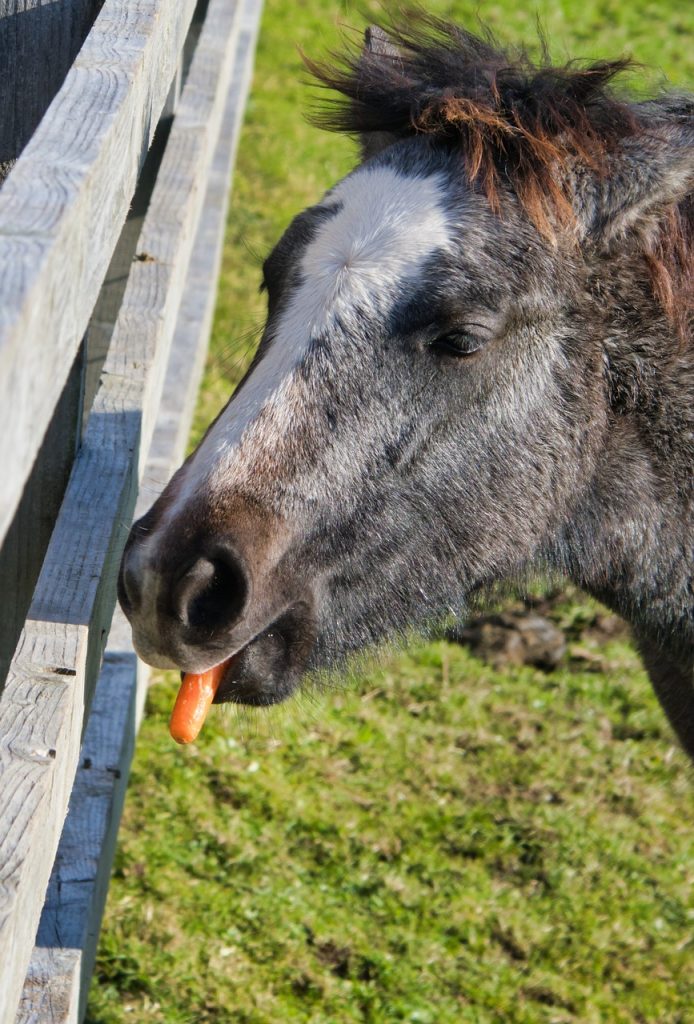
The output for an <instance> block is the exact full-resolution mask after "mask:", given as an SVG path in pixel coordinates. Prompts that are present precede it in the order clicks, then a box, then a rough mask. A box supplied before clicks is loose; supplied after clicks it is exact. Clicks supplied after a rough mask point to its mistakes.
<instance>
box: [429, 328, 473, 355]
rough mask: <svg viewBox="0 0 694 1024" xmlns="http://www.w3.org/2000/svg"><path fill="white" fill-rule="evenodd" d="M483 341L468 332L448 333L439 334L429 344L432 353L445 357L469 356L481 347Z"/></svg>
mask: <svg viewBox="0 0 694 1024" xmlns="http://www.w3.org/2000/svg"><path fill="white" fill-rule="evenodd" d="M483 345H484V340H483V339H482V338H480V337H479V336H478V335H475V334H471V333H470V332H469V331H450V332H449V333H448V334H440V335H439V336H438V338H434V340H433V341H432V342H431V344H430V348H432V349H433V350H434V352H437V353H440V354H441V355H447V356H458V357H461V356H471V355H474V354H475V352H479V350H480V349H481V348H482V347H483Z"/></svg>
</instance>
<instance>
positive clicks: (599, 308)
mask: <svg viewBox="0 0 694 1024" xmlns="http://www.w3.org/2000/svg"><path fill="white" fill-rule="evenodd" d="M307 64H308V66H309V69H310V71H311V72H312V73H313V74H314V75H315V76H316V79H317V81H318V82H319V84H321V85H322V86H325V87H328V88H329V89H331V90H334V91H335V92H336V93H337V98H335V99H333V100H332V101H330V102H328V103H326V104H324V105H323V106H322V108H321V111H320V113H319V114H318V115H317V116H316V120H317V122H318V124H319V125H320V126H321V127H324V128H327V129H330V130H335V131H341V132H347V133H349V134H350V135H354V136H356V137H357V138H358V139H359V140H360V145H361V153H360V159H359V161H358V164H357V166H356V167H355V169H354V170H353V171H352V172H351V173H350V174H348V175H347V176H346V177H345V178H343V179H342V180H341V181H339V182H338V183H337V184H336V185H335V186H334V187H333V188H331V189H330V190H329V191H328V192H327V193H326V194H325V195H324V196H323V197H322V198H321V199H319V200H318V201H317V202H316V204H315V205H313V206H311V207H309V208H308V209H306V210H304V211H303V212H301V213H299V214H298V215H297V216H296V217H295V219H294V220H293V221H292V223H291V224H290V225H289V227H288V228H287V230H286V231H285V233H284V235H283V236H282V238H281V239H280V240H279V242H278V243H277V245H276V246H275V248H274V249H273V251H272V252H271V253H270V255H269V256H268V258H267V259H266V260H265V262H264V264H263V281H262V288H263V289H264V290H266V292H267V303H268V315H267V322H266V324H265V327H264V330H263V333H262V337H261V339H260V342H259V345H258V348H257V351H256V353H255V356H254V358H253V360H252V362H251V365H250V367H249V369H248V371H247V373H246V375H245V377H244V378H243V380H242V381H241V383H240V385H239V386H238V388H237V389H236V391H235V393H234V394H233V396H232V397H231V399H230V401H229V402H228V404H227V405H226V407H225V408H224V409H223V410H222V412H221V413H220V414H219V416H218V417H217V419H216V420H215V421H214V422H213V423H212V425H211V426H210V427H209V429H208V431H207V433H206V434H205V436H204V438H203V440H202V442H201V443H200V444H199V446H198V447H197V449H196V450H195V451H194V452H193V453H192V454H191V455H190V456H189V458H188V459H187V460H186V461H185V462H184V464H183V465H182V467H181V468H180V469H179V470H178V471H177V472H176V474H175V475H174V476H173V478H172V479H171V481H170V482H169V484H168V486H167V487H166V488H165V489H164V491H163V493H162V494H161V496H160V497H159V498H158V500H157V501H156V502H155V503H154V505H153V507H152V508H151V510H150V511H149V512H148V513H147V514H146V515H145V516H144V517H143V518H141V519H140V520H139V521H138V522H136V523H135V524H134V526H133V527H132V530H131V533H130V535H129V538H128V541H127V544H126V547H125V550H124V554H123V560H122V564H121V568H120V573H119V583H118V591H119V600H120V603H121V605H122V607H123V610H124V612H125V614H126V615H127V617H128V619H129V620H130V623H131V626H132V631H133V641H134V644H135V647H136V650H137V651H138V653H139V654H140V656H141V657H142V658H143V659H144V660H145V661H146V662H149V664H151V665H153V666H158V667H162V668H172V667H175V668H178V669H180V670H182V671H183V672H188V673H202V672H204V671H206V670H208V669H211V668H212V667H215V666H220V665H221V666H223V670H222V671H221V684H220V686H219V689H218V691H217V694H216V697H215V700H216V701H217V702H225V701H232V702H237V703H242V704H249V705H269V704H273V703H276V702H279V701H282V700H284V699H285V698H286V697H288V696H289V695H290V694H291V693H292V692H294V691H295V690H296V689H297V687H298V686H299V685H300V684H301V683H302V680H305V679H311V678H317V677H320V676H321V674H323V673H328V674H329V673H331V672H336V671H337V672H339V671H341V670H342V668H343V667H344V666H345V665H346V664H347V663H348V661H349V659H350V658H352V657H353V656H355V655H356V654H357V652H360V651H363V650H365V649H370V648H372V647H374V646H375V645H379V644H381V643H382V642H384V641H387V640H389V639H393V638H402V637H406V636H407V635H409V634H410V633H411V632H412V631H427V630H430V629H432V628H435V627H436V625H437V624H438V625H439V626H440V624H441V623H442V622H444V621H451V619H453V618H455V617H464V616H465V614H466V609H468V608H469V607H470V606H471V602H473V601H474V602H477V601H478V600H479V599H480V596H484V595H485V594H488V593H489V592H490V591H491V590H493V589H494V588H495V587H496V586H497V585H498V584H499V583H501V582H503V581H505V580H519V579H527V578H528V577H527V574H528V573H534V574H536V573H538V572H540V573H548V574H552V575H555V574H560V575H561V576H563V577H565V578H569V579H570V580H572V581H574V582H575V584H577V585H578V586H579V587H580V588H582V589H583V590H584V591H587V592H588V593H589V594H591V595H594V596H595V597H597V598H598V599H599V600H600V601H601V602H603V603H604V604H606V605H607V606H608V607H609V608H611V609H612V610H614V611H615V612H617V613H619V614H620V615H621V616H623V617H624V618H625V619H626V620H627V621H628V623H630V625H631V628H632V631H633V635H634V637H635V641H636V644H637V646H638V648H639V651H640V653H641V655H642V658H643V661H644V663H645V666H646V669H647V671H648V673H649V676H650V679H651V681H652V684H653V686H654V688H655V692H656V694H657V696H658V698H659V700H660V703H661V705H662V707H663V709H664V711H665V713H666V715H667V717H668V718H669V721H670V723H671V725H672V727H673V729H674V731H675V733H676V735H677V736H678V737H679V741H680V743H681V744H682V746H683V748H684V749H685V750H686V751H687V752H688V753H689V755H690V756H692V757H694V586H693V577H692V564H693V561H694V560H693V558H692V555H693V553H694V551H693V548H694V523H693V511H694V486H693V482H692V471H691V470H692V465H691V464H692V452H693V450H694V445H693V430H692V427H693V422H694V413H693V409H694V348H693V346H692V340H691V338H692V336H691V320H692V317H691V312H692V269H693V265H694V255H693V254H694V199H693V196H692V185H693V183H694V97H692V96H688V95H680V94H676V93H674V92H671V91H670V92H668V91H663V92H661V93H660V94H658V95H654V96H652V97H651V98H649V99H644V98H638V99H637V98H634V97H631V96H630V94H629V93H628V92H626V93H625V92H624V91H623V90H619V89H618V88H617V83H619V82H620V81H621V77H620V76H622V74H623V72H625V71H626V70H628V69H629V68H630V62H629V61H628V60H625V59H617V60H613V61H598V62H593V63H590V64H587V65H580V66H579V65H577V64H576V63H570V64H567V65H565V66H555V65H552V63H551V62H550V61H549V58H548V57H547V55H546V53H545V54H544V55H543V56H542V57H541V58H540V59H539V60H536V61H533V60H532V59H531V58H530V57H529V56H528V54H527V53H526V52H525V51H523V50H520V49H519V50H508V49H504V48H503V47H501V46H500V45H499V44H498V43H497V42H496V41H495V40H494V39H493V38H492V37H491V35H474V34H472V33H470V32H468V31H466V30H464V29H463V28H460V27H458V26H456V25H453V24H450V23H448V22H445V21H442V20H439V19H436V18H433V17H429V16H427V15H424V14H422V13H418V14H410V15H406V16H402V17H399V18H396V19H395V20H391V21H388V22H387V23H386V24H385V25H379V26H373V27H371V28H369V29H367V31H366V33H365V39H364V45H363V48H360V50H359V51H358V52H356V51H353V50H350V49H349V48H348V49H347V51H346V52H345V53H344V54H342V55H341V56H339V57H335V58H334V59H331V60H330V61H328V62H326V63H315V62H311V61H308V60H307Z"/></svg>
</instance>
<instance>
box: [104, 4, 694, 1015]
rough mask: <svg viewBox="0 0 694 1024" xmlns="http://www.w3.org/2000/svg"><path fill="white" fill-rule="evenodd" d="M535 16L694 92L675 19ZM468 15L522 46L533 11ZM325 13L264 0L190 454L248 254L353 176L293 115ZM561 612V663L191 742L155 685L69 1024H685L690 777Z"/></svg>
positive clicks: (572, 47) (252, 319)
mask: <svg viewBox="0 0 694 1024" xmlns="http://www.w3.org/2000/svg"><path fill="white" fill-rule="evenodd" d="M427 6H429V7H430V8H431V9H434V10H437V11H440V12H450V11H452V12H453V13H454V14H455V15H456V16H457V17H459V18H461V20H463V21H465V22H466V23H468V24H470V23H471V21H474V15H475V11H476V9H477V8H476V7H474V6H473V5H472V4H463V3H456V4H453V5H448V6H446V5H443V4H442V3H440V2H436V3H429V4H428V5H427ZM364 7H365V9H367V10H369V9H373V10H377V7H376V5H371V4H369V3H366V4H365V5H364ZM537 10H538V12H539V14H540V16H541V18H542V21H543V23H544V25H545V29H546V31H547V35H548V38H549V40H550V42H551V45H552V50H553V52H554V53H555V54H556V55H558V56H561V55H568V54H572V55H580V56H605V55H611V54H612V55H613V54H615V53H616V52H620V51H622V50H624V49H628V50H630V51H631V52H632V53H633V54H634V55H635V56H636V57H637V58H638V59H639V60H642V61H643V62H645V63H648V64H651V65H655V66H658V67H660V68H662V69H663V70H664V71H665V72H666V73H667V74H668V75H669V76H670V77H671V79H672V80H673V81H675V82H679V83H686V81H687V80H689V81H691V78H692V72H693V71H694V55H693V54H692V52H691V46H690V44H689V40H690V39H691V36H692V30H693V29H694V15H693V14H692V12H691V10H690V9H688V8H687V6H686V5H684V4H674V3H667V2H661V3H657V4H656V3H653V2H632V3H630V4H626V3H617V2H615V0H585V2H583V3H581V4H578V3H575V2H570V3H569V2H564V3H553V4H551V5H550V4H549V3H542V4H540V5H538V7H537ZM481 13H482V14H483V16H484V18H485V20H486V21H488V22H489V23H490V24H491V26H492V27H493V28H494V29H496V30H497V31H498V32H499V33H500V34H501V35H502V37H503V38H506V39H509V40H513V39H524V40H526V41H527V40H529V39H531V38H532V35H533V32H534V12H533V13H532V14H530V13H527V12H524V11H523V10H522V9H521V8H519V7H518V6H517V5H515V4H511V3H510V2H508V3H490V4H486V5H484V6H483V7H482V8H481ZM339 19H343V20H345V21H347V22H350V23H352V24H355V23H356V24H360V23H361V19H360V18H359V17H358V16H357V14H356V13H355V12H354V10H353V9H350V8H349V7H348V5H344V4H343V5H338V4H336V3H328V2H326V0H323V2H317V0H311V2H310V3H309V2H308V0H305V2H299V0H293V2H292V3H289V2H287V0H267V2H266V10H265V16H264V22H263V31H262V35H261V40H260V45H259V50H258V61H257V73H256V83H255V87H254V90H253V95H252V97H251V100H250V103H249V108H248V115H247V122H246V128H245V131H244V136H243V139H242V144H241V150H240V155H239V162H238V167H237V172H236V179H235V185H234V201H233V205H232V210H231V213H230V218H229V227H228V233H227V242H226V249H225V263H224V271H223V274H222V279H221V283H220V295H219V303H218V310H217V316H216V319H215V325H214V331H213V339H212V346H211V352H210V357H209V361H208V369H207V374H206V379H205V384H204V388H203V393H202V395H201V399H200V404H199V409H198V414H197V419H196V424H195V429H194V436H195V437H198V436H199V435H200V432H201V430H202V429H203V426H204V424H205V423H207V422H208V421H209V420H210V418H211V417H212V416H213V415H214V414H215V412H216V411H217V409H218V408H219V406H220V405H221V404H222V403H223V402H225V401H226V399H227V397H228V394H229V391H230V389H231V387H232V386H233V384H234V382H235V381H236V380H237V379H238V376H239V373H240V372H241V368H242V366H243V365H244V364H245V361H246V359H247V357H248V352H249V350H250V349H252V347H253V344H254V342H255V339H256V337H257V329H258V327H259V325H260V324H261V323H262V319H263V316H264V300H263V299H262V297H260V296H258V295H257V294H256V291H257V284H258V280H259V270H258V264H259V261H260V259H261V257H262V256H263V255H264V254H265V253H266V252H267V251H268V250H269V248H270V246H271V245H272V244H273V242H274V241H275V240H276V239H277V237H278V236H279V234H280V233H281V231H282V230H283V228H284V227H285V226H286V224H287V222H288V221H289V219H290V218H291V216H292V215H293V214H294V213H295V212H297V211H298V210H299V209H301V208H303V207H304V206H306V205H307V204H308V203H310V202H313V201H315V200H316V198H317V197H318V196H319V195H320V194H321V192H322V191H323V190H324V189H325V188H326V187H328V186H329V185H330V184H331V183H332V182H333V181H334V180H335V179H337V178H338V177H339V176H340V175H341V174H343V173H345V172H346V171H347V170H349V168H350V167H351V166H352V164H353V162H354V148H353V145H352V144H351V143H350V142H349V141H348V140H344V139H340V138H336V137H334V136H328V135H323V134H321V133H319V132H317V131H316V130H315V129H312V128H310V127H309V126H308V125H307V124H306V123H305V122H304V121H303V120H302V113H303V112H304V111H305V110H306V105H307V103H306V97H307V90H306V88H305V86H304V85H302V84H301V73H300V71H299V61H298V57H297V53H296V50H295V44H296V43H298V44H300V45H301V46H303V47H304V48H305V49H306V50H307V51H308V52H310V53H312V54H322V53H324V52H325V51H326V49H328V48H329V47H330V46H332V45H334V44H335V42H336V40H337V36H338V29H337V24H338V21H339ZM559 614H560V615H561V617H562V618H563V622H564V625H565V626H566V627H567V629H568V631H569V635H570V636H571V637H572V638H573V640H574V641H575V643H576V645H577V646H578V650H577V649H576V647H574V652H575V653H576V655H577V657H576V658H574V659H567V660H566V662H565V663H564V664H563V665H562V666H561V667H560V668H559V669H558V670H556V671H555V672H553V673H543V672H540V671H537V670H532V669H529V668H519V669H518V668H517V669H511V670H508V671H506V672H503V673H502V672H497V671H493V670H492V669H491V668H489V667H487V666H486V665H484V664H483V663H482V662H481V661H479V660H477V659H476V658H474V657H473V656H472V655H471V654H469V653H468V652H467V651H465V650H463V649H462V648H460V647H458V646H456V645H451V644H447V643H445V642H443V641H439V642H436V643H430V644H419V645H415V646H413V647H412V648H411V649H410V650H408V651H407V652H405V653H395V654H391V655H390V656H389V657H386V658H384V659H383V660H382V662H381V663H380V664H377V665H374V666H373V667H372V668H371V669H370V670H369V671H363V672H362V673H361V674H360V675H359V676H358V677H357V678H354V679H351V680H349V681H348V682H346V684H345V686H344V688H342V689H340V690H338V691H335V692H332V693H322V694H320V693H316V694H305V695H304V696H302V697H300V698H298V699H297V700H296V701H294V702H293V703H291V704H289V705H287V706H284V707H281V708H277V709H274V710H272V711H271V712H269V713H266V714H262V715H261V714H258V715H252V714H250V713H249V712H239V711H234V710H226V711H223V710H220V711H216V712H213V714H212V715H211V717H210V720H209V722H208V724H207V725H206V727H205V730H204V731H203V734H202V736H201V739H200V741H199V742H198V743H196V744H195V745H194V746H193V747H192V748H191V749H180V748H178V747H175V745H174V744H173V743H172V741H171V740H170V739H169V736H168V732H167V728H166V721H167V718H168V713H169V710H170V707H171V704H172V701H173V698H174V693H175V690H176V685H177V681H176V679H175V677H173V676H172V675H167V674H163V675H161V676H159V677H158V678H159V682H158V683H157V685H155V686H154V687H153V688H152V690H151V691H150V696H149V700H148V709H147V711H148V713H147V717H146V719H145V721H144V723H143V726H142V730H141V734H140V740H139V744H138V748H137V752H136V756H135V761H134V764H133V770H132V777H131V783H130V788H129V792H128V798H127V801H126V808H125V814H124V820H123V826H122V829H121V833H120V844H119V848H118V852H117V855H116V863H115V867H114V873H113V879H112V884H111V888H110V891H109V899H108V905H107V911H106V915H105V919H104V927H103V932H102V936H101V944H100V948H99V953H98V960H97V966H96V972H95V975H94V981H93V984H92V988H91V993H90V1001H89V1009H88V1016H87V1020H88V1021H89V1022H90V1024H121V1022H126V1021H135V1022H138V1024H140V1022H141V1024H149V1022H164V1024H193V1022H195V1024H206V1022H210V1024H211V1022H213V1021H214V1022H216V1024H219V1022H229V1024H276V1022H280V1021H288V1022H302V1024H303V1022H305V1024H309V1022H310V1024H342V1022H345V1024H348V1022H373V1024H376V1022H378V1024H380V1022H383V1024H386V1022H388V1024H389V1022H394V1021H409V1022H411V1024H449V1022H450V1024H454V1022H455V1024H458V1022H471V1024H472V1022H474V1024H497V1022H498V1024H507V1022H509V1024H536V1022H547V1024H563V1022H586V1024H592V1022H599V1021H600V1022H602V1021H605V1022H610V1024H612V1022H616V1024H619V1022H625V1024H627V1022H628V1024H632V1022H633V1024H687V1022H691V1021H694V1010H692V1007H694V979H693V978H692V975H691V972H690V973H688V967H689V968H690V967H691V963H692V956H693V954H694V902H693V900H692V896H691V893H692V885H693V883H694V864H693V862H692V855H691V854H692V843H691V827H690V822H691V818H692V799H691V794H692V790H691V773H689V772H688V769H687V767H686V764H685V760H684V758H683V756H682V755H681V754H680V753H679V752H677V751H676V749H675V747H674V745H673V741H672V738H671V736H670V733H669V730H668V728H667V725H666V724H665V721H664V718H663V715H662V713H661V712H660V710H659V708H658V706H657V703H656V701H655V698H654V697H653V695H652V693H651V691H650V688H649V685H648V683H647V680H646V677H645V675H644V673H643V671H642V669H641V666H640V663H639V661H638V659H637V657H636V655H635V654H634V652H633V650H632V648H631V647H630V645H629V644H628V642H627V641H625V640H624V639H623V638H622V639H615V640H613V641H612V642H610V643H609V644H608V645H607V646H605V645H603V646H601V647H600V648H598V649H595V650H593V652H592V654H593V657H592V659H591V658H585V657H583V660H581V659H580V658H579V657H578V655H579V654H580V650H581V649H583V648H585V647H586V645H588V646H589V647H590V644H591V641H590V638H589V635H588V634H584V635H583V636H582V635H581V634H582V632H583V631H582V626H583V625H584V624H585V623H586V622H590V620H591V616H592V614H593V606H592V605H591V604H590V603H588V602H583V601H580V600H578V601H576V600H575V601H573V602H572V603H568V604H567V605H566V606H565V607H564V608H562V609H560V612H559ZM586 637H588V639H586ZM588 669H591V670H590V671H589V670H588Z"/></svg>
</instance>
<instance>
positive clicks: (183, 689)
mask: <svg viewBox="0 0 694 1024" xmlns="http://www.w3.org/2000/svg"><path fill="white" fill-rule="evenodd" d="M228 664H229V662H228V661H223V662H222V664H221V665H215V667H214V668H211V669H209V671H207V672H201V673H200V674H199V675H197V674H196V673H194V672H186V674H185V675H184V677H183V682H182V683H181V686H180V689H179V691H178V696H177V697H176V703H175V704H174V708H173V711H172V712H171V719H170V721H169V732H170V733H171V735H172V736H173V738H174V739H175V740H176V742H177V743H192V742H193V740H194V739H196V738H197V735H198V733H199V732H200V730H201V729H202V727H203V724H204V722H205V718H206V717H207V712H208V711H209V710H210V705H211V704H212V701H213V699H214V695H215V693H216V692H217V690H218V688H219V684H220V683H221V681H222V677H223V675H224V673H225V671H226V668H227V665H228Z"/></svg>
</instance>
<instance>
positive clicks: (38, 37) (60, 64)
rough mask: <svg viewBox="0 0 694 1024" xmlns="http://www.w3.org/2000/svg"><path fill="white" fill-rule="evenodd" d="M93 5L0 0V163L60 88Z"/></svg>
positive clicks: (92, 0) (17, 148) (69, 0)
mask: <svg viewBox="0 0 694 1024" xmlns="http://www.w3.org/2000/svg"><path fill="white" fill-rule="evenodd" d="M99 6H100V4H99V0H50V2H48V3H47V2H46V0H0V164H1V163H2V162H3V161H9V160H12V159H15V158H16V157H18V156H19V154H20V153H21V151H22V149H23V148H24V146H25V145H26V143H27V142H28V140H29V139H30V137H31V135H32V133H33V131H34V129H35V128H36V126H37V124H38V123H39V121H40V120H41V117H42V116H43V114H44V112H45V111H46V108H47V107H48V105H49V103H50V102H51V100H52V99H53V97H54V96H55V94H56V93H57V91H58V89H59V88H60V86H61V85H62V83H63V80H64V78H65V75H66V74H67V72H68V70H69V68H70V65H71V64H72V61H73V60H74V58H75V56H76V54H77V51H78V50H79V48H80V46H81V45H82V43H83V42H84V39H85V37H86V35H87V33H88V31H89V28H90V27H91V24H92V22H93V20H94V17H95V15H96V13H97V11H98V9H99Z"/></svg>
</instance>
